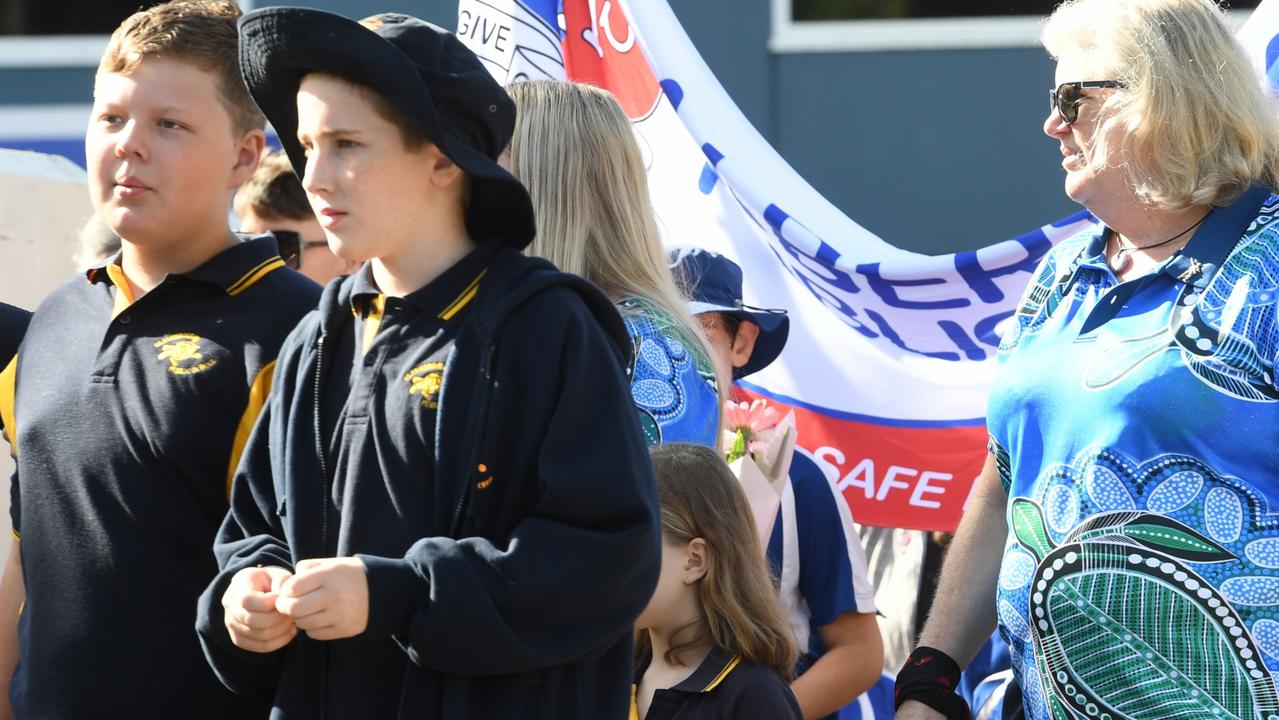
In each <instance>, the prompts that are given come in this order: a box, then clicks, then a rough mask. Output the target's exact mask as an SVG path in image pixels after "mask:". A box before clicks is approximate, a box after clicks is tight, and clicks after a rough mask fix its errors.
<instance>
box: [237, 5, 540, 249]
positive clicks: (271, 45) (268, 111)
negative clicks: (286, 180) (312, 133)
mask: <svg viewBox="0 0 1279 720" xmlns="http://www.w3.org/2000/svg"><path fill="white" fill-rule="evenodd" d="M316 71H319V72H324V73H329V74H332V75H336V76H338V77H342V78H346V79H348V80H351V81H353V82H356V83H358V84H360V85H365V86H368V87H370V88H372V89H373V90H375V91H376V92H377V93H378V94H380V95H381V96H382V97H383V98H385V99H386V101H387V102H388V103H390V104H391V106H392V107H394V108H395V109H396V110H397V111H399V112H400V113H401V114H402V115H403V116H404V117H405V118H408V119H409V120H410V121H411V122H412V123H413V124H414V125H416V127H417V129H418V130H420V131H421V133H422V134H423V135H424V136H426V138H427V139H428V140H430V141H431V142H432V143H435V145H436V146H437V147H439V149H440V151H441V152H442V153H444V155H446V156H447V157H448V158H449V159H450V160H452V161H453V162H455V163H457V165H458V167H460V168H462V170H464V171H465V172H466V173H467V175H469V176H470V180H471V198H470V204H469V205H468V206H467V209H466V227H467V230H468V232H470V234H471V236H472V237H474V238H475V239H476V240H480V241H483V240H489V239H496V240H500V241H502V242H503V243H505V244H507V245H511V246H513V247H516V248H521V249H522V248H524V247H526V246H527V245H528V244H529V243H530V242H531V241H532V240H533V235H534V233H535V232H536V226H535V224H534V220H533V203H532V201H531V200H529V196H528V191H527V190H525V189H524V186H523V185H521V184H520V181H519V180H516V179H515V176H513V175H511V174H510V173H509V172H507V171H506V170H504V169H502V167H501V166H499V165H498V164H497V157H498V155H500V154H501V153H502V151H503V150H505V149H506V146H507V145H508V144H509V143H510V141H511V134H512V133H513V132H514V131H515V103H514V102H513V101H512V100H511V98H510V96H508V95H507V94H506V91H505V90H503V89H502V86H501V85H499V84H498V83H497V81H496V80H494V79H493V77H492V76H491V75H489V73H488V71H487V70H485V69H484V65H483V63H481V62H480V60H479V58H477V57H476V56H475V53H473V52H471V50H470V49H468V48H467V47H466V46H465V45H463V44H462V42H461V41H460V40H458V39H457V37H456V36H455V35H453V34H452V33H450V32H448V31H447V30H444V29H443V28H440V27H437V26H435V25H432V24H430V23H428V22H424V21H422V20H419V19H417V18H415V17H411V16H409V15H401V14H399V13H382V14H380V15H374V16H372V17H369V18H366V19H364V20H361V21H359V22H356V21H354V20H351V19H348V18H345V17H342V16H341V15H335V14H333V13H328V12H324V11H321V10H309V9H304V8H295V7H271V8H264V9H262V10H256V11H254V12H251V13H248V14H247V15H245V16H244V17H242V18H240V73H241V74H242V75H243V76H244V82H245V84H246V85H247V86H248V88H249V92H250V94H252V95H253V99H254V100H255V101H256V102H257V104H258V107H259V108H261V109H262V113H263V114H264V115H266V117H267V119H268V120H270V121H271V125H272V126H274V127H275V130H276V132H277V133H279V136H280V142H281V144H283V145H284V150H285V152H286V153H288V156H289V161H290V162H292V164H293V169H294V171H295V172H297V174H298V176H299V177H301V176H302V174H303V172H304V170H305V168H306V157H305V155H304V153H303V151H302V146H301V145H300V144H299V143H298V139H297V127H298V118H297V91H298V86H299V85H300V84H301V83H302V78H303V77H305V76H306V75H307V73H311V72H316Z"/></svg>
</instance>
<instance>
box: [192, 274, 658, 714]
mask: <svg viewBox="0 0 1279 720" xmlns="http://www.w3.org/2000/svg"><path fill="white" fill-rule="evenodd" d="M352 284H353V279H352V278H346V279H343V280H340V281H337V282H335V283H333V284H331V285H330V286H329V287H328V288H327V289H326V291H325V294H324V297H323V298H322V300H321V303H320V308H319V310H318V311H317V312H314V313H312V314H311V315H309V316H308V317H307V318H306V319H304V320H303V322H302V323H301V325H300V326H299V327H298V329H297V330H295V331H294V333H293V334H292V335H291V336H290V338H289V340H288V341H286V343H285V346H284V348H283V349H282V350H281V353H280V360H279V362H278V364H277V368H276V376H275V383H274V391H273V394H272V397H271V400H270V402H269V403H268V406H267V410H266V411H265V412H264V414H263V417H262V418H261V419H260V421H259V424H258V426H257V427H256V429H255V431H254V433H253V435H252V437H251V439H250V441H249V443H248V445H247V446H246V448H245V453H244V460H243V462H242V463H241V466H240V470H239V473H238V475H237V477H236V480H235V486H234V490H233V493H232V501H231V511H230V514H229V515H228V517H227V519H226V522H225V523H224V525H223V527H222V530H221V532H220V534H219V537H218V541H217V544H216V546H215V553H216V555H217V558H218V563H219V567H220V573H219V575H218V576H217V577H216V578H215V579H214V581H213V583H212V584H211V585H210V586H209V588H208V589H207V590H206V591H205V593H204V594H203V596H202V597H201V598H200V603H199V608H198V617H197V623H196V625H197V630H198V632H199V634H200V637H201V641H202V642H203V644H204V648H205V653H206V656H207V658H208V660H209V662H210V664H211V665H212V667H213V668H214V670H215V672H216V673H217V675H218V676H219V678H220V679H221V680H222V681H223V682H224V683H225V684H226V685H227V686H228V687H230V688H232V689H233V690H236V691H240V692H254V691H260V690H263V689H270V688H271V687H273V686H274V687H275V710H274V711H273V713H272V717H277V718H284V717H288V718H295V717H296V718H326V717H327V718H348V717H380V716H389V717H400V718H410V717H412V718H418V717H423V718H425V717H429V718H440V719H442V720H462V719H463V718H466V719H469V720H483V719H484V718H517V717H518V718H548V719H549V718H555V719H556V720H571V719H573V718H582V719H586V718H592V719H594V718H608V717H625V716H626V713H627V708H628V705H629V701H630V678H631V667H632V652H633V635H632V624H633V622H634V620H635V618H636V617H637V616H638V615H639V613H640V612H641V611H642V610H643V608H644V606H645V605H646V604H647V602H648V599H649V597H650V596H651V594H652V591H653V588H654V586H655V584H656V580H657V574H658V570H659V566H660V556H661V550H660V525H659V521H658V502H657V493H656V489H655V483H654V480H653V474H652V468H651V465H650V463H649V460H648V453H647V450H646V447H645V444H644V439H643V435H642V433H641V432H640V429H639V427H638V422H637V419H636V415H635V411H634V407H633V405H632V404H631V399H630V393H629V390H628V387H627V380H626V377H625V370H624V368H625V367H626V366H627V362H628V353H629V339H628V336H627V333H626V331H625V328H624V327H623V324H622V321H621V318H620V317H619V316H618V314H617V311H616V309H615V308H614V307H613V305H612V303H610V302H609V301H608V299H607V298H606V297H605V296H604V295H603V294H602V293H601V292H600V291H599V290H597V289H596V288H595V287H594V286H592V285H590V284H589V283H587V282H585V281H584V280H582V279H580V278H578V277H576V276H573V275H568V274H565V273H561V272H559V271H557V270H555V269H554V268H553V267H552V266H551V265H550V264H549V263H546V262H545V261H542V260H538V259H533V258H528V257H525V256H523V255H521V254H520V253H518V252H516V251H514V250H509V249H504V250H501V251H499V252H498V254H497V255H496V257H495V258H494V260H493V261H492V263H491V265H490V267H489V269H488V271H487V273H486V277H485V278H484V279H483V282H482V283H480V285H479V290H478V293H477V294H476V295H475V297H474V299H473V300H472V301H471V305H470V307H469V308H468V310H467V314H466V316H465V318H463V319H462V320H461V322H462V323H463V325H462V326H461V327H460V328H459V329H458V331H457V335H456V339H455V341H454V346H453V349H452V351H451V352H450V354H449V356H448V361H447V363H446V364H445V368H444V371H443V378H442V383H441V385H440V389H439V401H438V416H437V423H436V433H435V441H434V447H433V448H428V450H432V451H433V453H434V457H433V469H434V472H433V474H432V476H433V478H434V479H433V481H431V482H432V483H433V485H434V487H432V488H430V489H429V491H428V493H427V495H426V497H427V498H428V500H426V501H424V502H421V503H418V504H417V505H415V506H406V505H404V504H399V505H397V504H396V503H394V502H393V503H383V507H398V508H399V511H398V512H394V513H392V512H387V513H384V514H383V516H374V515H373V514H370V515H369V516H362V515H358V514H357V515H356V516H354V517H340V518H339V517H338V515H339V513H340V510H339V509H338V508H337V507H335V506H336V504H337V501H336V499H335V497H334V495H333V490H332V479H331V477H330V476H329V469H328V468H326V467H325V463H324V458H325V457H326V455H325V454H324V453H323V451H322V449H321V448H322V443H321V441H320V437H319V434H318V432H319V431H318V428H319V427H320V425H321V423H320V422H319V419H320V415H319V412H320V398H321V389H322V387H323V383H325V382H326V375H325V368H326V367H327V366H328V363H330V362H331V360H330V359H329V358H327V357H326V353H327V352H330V351H328V350H326V349H325V348H326V346H327V347H329V348H332V347H333V346H336V345H337V343H336V342H335V339H337V338H339V337H341V335H340V334H341V333H349V332H354V330H353V326H352V323H353V318H352V312H351V306H350V294H351V286H352ZM408 434H409V433H406V435H408ZM414 439H415V438H411V437H410V438H407V439H405V440H404V442H413V441H414ZM416 439H417V440H418V441H419V442H420V438H416ZM408 454H409V453H407V452H397V451H395V450H394V449H393V448H380V449H379V450H378V451H377V452H371V454H370V456H369V457H371V458H373V461H372V462H373V463H374V466H372V467H369V468H368V469H367V472H366V473H362V474H360V475H359V476H358V477H354V478H347V479H346V482H347V483H356V484H363V485H364V487H363V488H360V487H355V488H353V489H348V490H346V491H344V492H346V493H347V494H349V493H351V492H368V493H384V494H385V493H390V494H391V495H392V497H393V499H394V498H397V497H399V496H397V495H396V492H397V488H399V487H400V486H402V485H403V484H412V483H415V482H416V483H422V482H425V480H423V478H422V477H415V476H414V475H413V473H412V472H411V468H406V467H404V466H403V462H404V459H403V457H401V456H402V455H408ZM481 466H482V467H483V468H484V473H481V472H480V471H478V468H480V467H481ZM481 474H483V478H481V477H480V475H481ZM418 489H419V490H420V488H418ZM406 518H411V519H412V522H411V523H406ZM339 521H340V523H341V527H342V528H343V534H344V537H343V540H342V543H341V544H342V545H343V547H339V543H338V539H337V537H336V535H337V532H336V531H335V528H337V527H338V526H339ZM406 526H407V527H406ZM388 546H391V547H394V548H395V552H393V553H392V552H385V549H386V548H387V547H388ZM370 547H376V548H379V549H381V550H382V551H383V552H380V553H379V554H376V555H373V554H368V555H365V554H359V553H362V552H366V551H367V549H368V548H370ZM339 554H341V555H345V554H359V557H360V558H361V559H362V560H363V561H364V564H365V567H366V570H367V578H368V583H369V603H370V610H369V622H368V627H367V629H366V630H365V632H364V633H362V634H361V635H359V636H357V637H354V638H349V639H345V640H337V641H328V642H324V641H316V640H312V639H311V638H309V637H307V636H306V634H305V633H299V634H298V636H297V637H296V638H295V639H294V640H293V641H292V642H291V643H290V644H289V645H288V646H286V647H284V648H282V649H280V650H277V651H276V652H273V653H269V654H257V653H252V652H248V651H244V650H242V649H239V648H237V647H235V646H234V645H233V644H232V643H231V641H230V637H229V635H228V634H227V631H226V628H225V626H224V625H223V611H222V606H221V598H222V595H223V593H224V592H225V591H226V588H227V586H228V584H229V583H230V580H231V577H232V576H233V575H234V574H235V573H236V572H238V571H239V570H241V569H244V568H249V567H255V566H259V565H262V566H279V567H284V568H289V569H292V568H293V567H294V565H295V564H296V563H297V562H298V561H300V560H302V559H305V558H319V557H332V556H335V555H339ZM395 673H398V677H399V678H400V679H399V680H398V681H397V682H395V683H394V684H395V686H396V692H397V693H398V697H397V698H394V699H393V702H391V703H388V702H387V698H385V697H383V696H382V694H383V693H384V689H385V688H386V686H387V682H386V677H387V675H388V674H392V675H394V674H395ZM371 687H376V688H383V690H379V691H378V693H379V697H378V698H377V699H376V701H375V702H372V703H371V702H370V700H372V698H370V697H369V694H370V690H369V688H371ZM371 705H376V706H377V707H379V708H382V709H383V710H381V711H379V713H378V714H370V710H369V708H370V706H371ZM388 708H389V709H388Z"/></svg>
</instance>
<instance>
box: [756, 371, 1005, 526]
mask: <svg viewBox="0 0 1279 720" xmlns="http://www.w3.org/2000/svg"><path fill="white" fill-rule="evenodd" d="M739 394H740V396H741V397H742V398H744V399H751V400H754V399H756V398H761V397H763V396H762V395H759V394H758V393H753V392H751V391H749V390H745V389H744V388H740V387H739V388H736V389H735V391H734V395H735V396H736V395H739ZM764 399H766V400H768V404H769V405H771V406H773V407H775V408H777V409H778V411H779V412H781V413H782V414H783V415H785V414H786V411H787V410H793V411H794V412H795V425H796V427H797V428H798V431H799V445H800V447H802V448H804V449H805V450H807V451H808V452H809V453H810V454H812V456H813V457H814V458H815V459H816V460H817V461H818V465H820V466H822V468H823V470H827V471H828V472H829V470H830V468H832V467H833V468H834V469H835V471H836V472H837V473H838V480H837V481H836V483H837V486H838V487H839V489H840V492H841V493H843V495H844V499H845V500H847V501H848V505H849V507H850V508H852V511H853V519H854V520H856V521H857V522H859V523H861V524H863V525H875V526H879V527H901V528H911V529H915V530H945V531H947V532H953V531H954V530H955V528H956V527H957V526H958V525H959V518H960V516H961V515H962V514H963V509H964V504H965V503H966V502H967V501H968V494H969V492H970V491H971V490H972V486H973V481H974V480H975V479H976V478H977V475H978V473H980V472H981V467H982V464H983V463H984V462H985V460H986V428H984V427H943V428H902V427H889V426H885V425H876V424H874V423H868V422H858V421H854V420H841V419H837V418H832V417H830V416H827V415H823V414H821V413H819V412H816V411H814V410H809V409H806V408H801V407H795V406H793V405H787V404H786V403H784V402H779V401H777V400H776V399H773V398H764Z"/></svg>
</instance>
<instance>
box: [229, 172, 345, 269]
mask: <svg viewBox="0 0 1279 720" xmlns="http://www.w3.org/2000/svg"><path fill="white" fill-rule="evenodd" d="M232 205H233V206H234V208H235V214H236V217H238V218H240V230H241V231H242V232H246V233H251V234H254V235H257V234H260V233H268V232H269V233H271V234H273V235H275V241H276V243H277V244H278V245H279V246H280V257H282V258H284V262H285V263H286V264H288V266H289V267H291V268H293V269H294V270H297V271H298V272H300V273H302V274H303V275H305V276H307V277H309V278H311V279H312V280H314V281H315V282H317V283H319V284H320V285H328V284H329V281H330V280H332V279H333V278H335V277H338V276H339V275H350V274H351V273H353V272H355V271H356V270H357V269H359V267H360V264H359V263H357V262H354V261H352V260H344V259H342V258H340V257H338V256H337V255H334V254H333V251H332V250H330V249H329V243H328V241H327V240H325V239H324V228H322V227H320V222H319V221H318V220H316V219H315V213H313V212H311V205H310V203H308V202H307V199H306V191H305V190H303V189H302V183H301V182H299V181H298V177H297V175H294V174H293V166H292V165H290V164H289V158H288V156H287V155H285V153H284V151H283V150H276V151H275V152H272V153H271V154H269V155H266V156H265V157H263V158H262V161H261V162H260V163H258V169H257V172H255V173H253V177H252V178H250V179H249V181H248V182H247V183H245V184H244V185H242V186H241V187H240V189H239V190H238V191H237V192H236V194H235V200H234V201H232Z"/></svg>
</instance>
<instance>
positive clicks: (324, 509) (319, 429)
mask: <svg viewBox="0 0 1279 720" xmlns="http://www.w3.org/2000/svg"><path fill="white" fill-rule="evenodd" d="M324 337H325V336H324V335H323V334H321V335H320V338H319V340H317V341H316V344H315V393H314V400H315V412H314V413H312V416H313V417H314V419H315V449H316V453H317V454H318V456H319V458H320V476H321V477H322V478H323V479H324V481H323V482H322V483H320V493H321V497H320V548H321V549H322V551H323V552H325V553H327V552H328V547H329V493H330V487H329V486H330V485H331V484H332V480H331V479H330V478H329V467H328V466H329V464H328V458H327V457H326V452H325V447H324V445H325V443H324V423H323V422H322V420H321V413H322V412H323V409H324V404H323V386H322V384H321V381H322V380H323V379H324ZM321 653H323V662H322V664H321V670H320V714H319V718H320V720H324V718H325V717H327V715H328V705H329V690H328V682H329V644H328V643H323V644H322V645H321Z"/></svg>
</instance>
